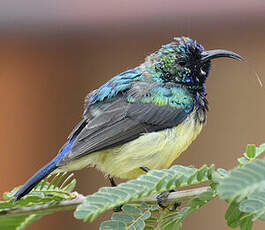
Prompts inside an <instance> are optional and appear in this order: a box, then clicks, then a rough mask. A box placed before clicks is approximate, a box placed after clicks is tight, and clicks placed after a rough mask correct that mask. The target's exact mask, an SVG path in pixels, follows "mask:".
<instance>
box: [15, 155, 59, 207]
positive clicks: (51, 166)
mask: <svg viewBox="0 0 265 230" xmlns="http://www.w3.org/2000/svg"><path fill="white" fill-rule="evenodd" d="M56 168H57V166H56V162H55V161H54V160H52V161H51V162H49V163H48V164H47V165H45V166H44V167H42V168H41V169H40V170H39V171H38V172H36V173H35V174H34V175H33V176H32V177H31V178H30V179H29V180H28V181H27V182H26V183H25V184H24V185H23V186H22V187H21V188H20V189H19V190H18V191H17V192H16V194H15V195H14V197H15V198H16V199H15V202H17V201H18V200H20V199H21V198H22V197H23V196H25V195H27V194H28V193H29V192H30V191H31V190H32V189H33V188H34V187H35V186H36V185H37V184H38V183H39V182H40V181H41V180H42V179H43V178H44V177H46V176H48V175H49V174H50V173H51V172H52V171H54V170H55V169H56Z"/></svg>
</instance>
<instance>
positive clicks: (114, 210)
mask: <svg viewBox="0 0 265 230" xmlns="http://www.w3.org/2000/svg"><path fill="white" fill-rule="evenodd" d="M121 208H122V205H121V206H117V207H114V208H113V212H121V211H122V209H121Z"/></svg>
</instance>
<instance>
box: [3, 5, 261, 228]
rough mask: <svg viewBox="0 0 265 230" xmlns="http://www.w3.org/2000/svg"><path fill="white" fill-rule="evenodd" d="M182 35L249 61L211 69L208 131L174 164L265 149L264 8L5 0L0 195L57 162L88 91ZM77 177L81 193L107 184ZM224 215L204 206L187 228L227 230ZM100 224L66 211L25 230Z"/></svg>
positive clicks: (95, 177)
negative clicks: (264, 145) (248, 146)
mask: <svg viewBox="0 0 265 230" xmlns="http://www.w3.org/2000/svg"><path fill="white" fill-rule="evenodd" d="M182 35H185V36H190V37H192V38H193V39H195V40H197V41H198V42H200V43H201V44H203V45H204V47H205V48H206V49H214V48H223V49H227V50H232V51H235V52H238V53H239V54H240V55H242V56H244V57H245V58H246V59H247V60H248V63H249V64H246V63H239V62H235V61H232V60H230V59H218V60H216V61H214V66H213V70H212V74H211V76H210V78H209V80H208V82H207V87H208V88H207V89H208V99H209V103H210V111H209V113H208V122H207V125H206V127H205V128H204V130H203V131H202V133H201V135H200V136H199V137H198V138H197V140H196V141H194V142H193V144H192V145H191V146H190V148H189V149H188V150H187V151H186V152H185V154H183V155H182V156H181V157H180V158H179V159H178V160H177V162H176V163H178V164H183V165H195V166H198V167H199V166H201V165H202V164H211V163H214V164H216V166H217V167H222V168H226V169H230V168H233V167H235V166H236V165H237V158H238V157H239V156H240V155H241V153H243V152H244V151H245V146H246V144H248V143H254V144H261V143H264V142H265V134H264V128H265V120H264V113H265V107H264V101H265V88H264V87H261V86H260V85H259V83H258V80H257V78H256V76H255V71H257V72H258V73H259V76H260V78H261V80H262V81H263V83H265V67H264V63H265V39H264V38H265V2H264V1H262V0H234V1H231V0H222V1H216V2H213V1H211V0H202V1H196V0H190V1H174V0H172V1H169V0H164V1H155V0H145V1H140V0H134V1H126V0H116V1H109V0H101V1H81V0H75V1H54V0H46V1H36V0H30V1H5V2H4V1H3V2H2V1H1V3H0V106H1V112H0V140H1V142H0V154H1V163H0V193H1V194H2V193H3V192H5V191H8V190H11V189H12V188H13V187H15V186H18V185H20V184H22V183H24V182H25V180H26V179H28V177H29V176H31V175H32V174H33V173H35V171H36V170H38V169H39V168H40V167H42V166H43V165H44V164H46V163H47V162H48V161H49V160H51V159H52V158H53V157H54V156H55V155H56V154H57V151H58V150H59V149H60V147H61V146H62V144H63V143H64V142H65V140H66V137H67V135H68V133H69V132H70V131H71V129H72V128H73V126H74V125H75V124H76V123H77V122H78V121H79V120H80V117H81V114H82V110H83V98H84V97H85V96H86V94H87V93H88V92H89V91H91V90H93V89H95V88H97V87H98V86H100V85H101V84H102V83H104V82H106V81H107V80H108V79H109V78H110V77H112V76H114V75H116V74H118V73H120V72H122V71H124V70H126V69H128V68H133V67H135V66H137V65H139V64H140V63H141V62H143V60H144V57H145V56H147V55H148V54H150V53H151V52H153V51H154V50H156V49H158V48H159V47H160V46H161V45H162V44H166V43H169V42H171V41H172V39H173V37H175V36H182ZM75 177H76V178H77V180H78V184H77V188H76V190H77V191H79V192H80V193H83V194H90V193H93V192H95V191H97V189H98V188H100V187H101V186H106V185H108V181H106V180H105V179H104V177H103V175H102V174H101V173H100V172H98V171H97V170H95V169H84V170H82V171H79V172H76V173H75ZM226 207H227V206H226V204H225V203H224V202H223V201H221V200H214V201H212V202H210V203H209V204H208V205H206V206H205V207H204V208H202V210H201V211H200V212H198V213H195V214H193V215H192V216H191V217H190V218H189V219H188V220H187V221H186V222H185V223H184V228H183V229H185V230H186V229H194V228H195V227H196V229H197V230H200V229H216V230H219V229H220V230H221V229H228V227H226V224H225V220H224V213H225V209H226ZM106 218H109V215H103V216H101V217H100V218H99V219H98V220H97V221H96V222H95V223H93V224H90V223H83V222H80V221H77V220H75V219H74V218H73V216H72V212H64V213H57V214H54V215H51V216H48V217H45V218H43V219H41V220H40V221H38V222H37V223H35V224H33V225H32V226H31V227H30V228H29V229H39V230H42V229H66V230H67V229H73V228H74V229H98V226H99V223H100V222H101V221H102V220H103V219H106ZM254 229H264V223H263V224H262V223H261V222H260V223H256V224H255V226H254Z"/></svg>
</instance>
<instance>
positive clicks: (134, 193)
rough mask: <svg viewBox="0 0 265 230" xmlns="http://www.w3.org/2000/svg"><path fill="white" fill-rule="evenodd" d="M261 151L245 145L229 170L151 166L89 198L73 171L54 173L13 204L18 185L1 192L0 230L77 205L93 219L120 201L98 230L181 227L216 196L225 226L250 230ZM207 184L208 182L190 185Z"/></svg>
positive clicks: (264, 183)
mask: <svg viewBox="0 0 265 230" xmlns="http://www.w3.org/2000/svg"><path fill="white" fill-rule="evenodd" d="M264 151H265V144H262V145H260V146H259V147H256V146H255V145H248V146H247V149H246V153H244V154H243V157H241V158H239V159H238V161H239V165H238V167H237V168H235V169H233V170H229V171H228V170H225V169H221V168H219V169H217V170H215V167H214V165H211V166H210V167H207V166H206V165H204V166H202V167H201V168H199V169H196V168H194V167H185V166H181V165H174V166H172V167H171V168H170V169H164V170H152V171H149V172H148V173H147V174H145V175H142V176H140V177H138V178H137V179H135V180H130V181H128V182H125V183H121V184H119V185H118V186H117V187H103V188H100V189H99V191H98V192H96V193H94V194H92V195H88V196H87V197H83V196H82V195H81V194H78V193H76V192H73V189H74V187H75V183H76V181H75V179H73V178H72V176H73V175H72V174H71V175H70V176H68V177H66V174H65V173H64V174H62V175H59V174H57V175H55V176H54V177H47V178H46V179H44V180H42V181H41V182H40V183H39V184H38V185H37V186H36V187H35V188H34V189H33V190H32V191H31V192H30V193H29V194H28V195H27V196H25V197H24V198H22V199H21V200H19V201H18V202H17V203H15V204H14V198H13V195H14V194H15V192H16V191H17V190H18V188H15V189H13V190H12V191H11V192H10V193H5V194H4V201H1V202H0V229H7V230H13V229H24V228H25V227H26V226H28V225H30V224H31V223H33V222H35V221H37V220H38V219H40V218H41V217H43V216H45V215H49V214H51V213H53V212H55V211H63V210H70V209H72V210H73V209H75V208H76V210H75V212H74V216H75V218H77V219H82V220H84V221H94V220H95V219H96V218H97V217H98V216H99V215H100V214H102V213H104V212H105V211H107V210H110V209H113V208H115V207H119V206H121V207H122V210H121V212H120V213H113V215H112V217H111V220H107V221H104V222H103V223H102V224H101V226H100V230H175V229H176V230H179V229H181V227H182V223H183V221H184V220H185V219H186V218H187V217H188V216H189V215H190V214H192V213H193V212H195V211H197V210H199V209H200V207H202V206H203V205H205V204H207V203H208V202H209V201H211V200H212V199H214V198H215V197H216V196H218V197H219V198H221V199H224V200H225V201H226V202H227V203H228V209H227V211H226V214H225V219H226V222H227V225H228V226H229V227H231V228H236V227H240V229H241V230H251V229H252V226H253V223H254V221H255V220H257V219H259V220H262V221H265V198H264V197H265V159H260V158H261V157H260V156H261V154H262V153H263V152H264ZM205 183H206V184H208V185H210V187H199V188H198V187H195V188H194V186H198V185H203V184H205ZM176 189H177V190H179V191H178V192H174V193H172V194H170V195H169V197H168V200H167V201H166V203H165V204H166V206H167V207H166V208H164V209H162V208H160V207H159V206H158V205H157V201H156V196H157V195H158V194H161V193H164V192H168V191H172V190H176ZM78 198H81V199H78ZM176 202H181V206H180V207H177V208H176V206H175V204H176ZM205 221H207V219H206V220H205Z"/></svg>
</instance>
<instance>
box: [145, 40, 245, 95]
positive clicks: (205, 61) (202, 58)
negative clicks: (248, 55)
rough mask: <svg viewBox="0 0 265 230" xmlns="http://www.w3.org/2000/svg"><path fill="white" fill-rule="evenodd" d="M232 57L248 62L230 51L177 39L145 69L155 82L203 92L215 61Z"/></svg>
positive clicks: (156, 53)
mask: <svg viewBox="0 0 265 230" xmlns="http://www.w3.org/2000/svg"><path fill="white" fill-rule="evenodd" d="M219 57H229V58H234V59H237V60H241V61H242V60H244V59H243V58H242V57H241V56H239V55H238V54H236V53H234V52H231V51H227V50H209V51H207V50H205V49H204V48H203V46H202V45H200V44H199V43H197V42H196V41H193V40H192V39H190V38H188V37H180V38H175V39H174V41H173V42H171V43H169V44H167V45H164V46H162V48H161V49H159V50H158V51H156V52H155V53H153V54H151V55H150V56H149V57H147V59H146V62H145V70H146V71H147V72H148V73H149V74H148V75H149V77H150V80H151V81H155V82H157V83H167V82H170V83H177V84H182V85H186V86H187V87H188V88H190V89H192V90H196V91H197V90H202V89H203V88H204V83H205V81H206V79H207V77H208V75H209V72H210V68H211V60H212V59H215V58H219Z"/></svg>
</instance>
